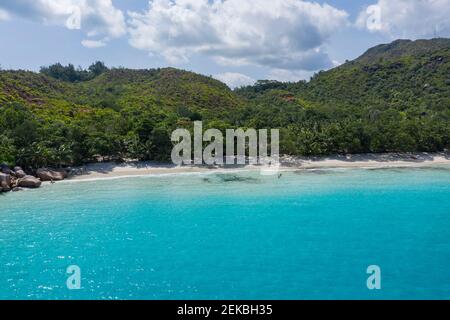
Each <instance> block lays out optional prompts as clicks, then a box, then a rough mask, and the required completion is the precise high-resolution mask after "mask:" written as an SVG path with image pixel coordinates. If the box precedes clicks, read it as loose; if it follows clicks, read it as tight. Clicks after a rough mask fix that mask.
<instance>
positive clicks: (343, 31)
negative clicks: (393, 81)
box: [0, 0, 450, 88]
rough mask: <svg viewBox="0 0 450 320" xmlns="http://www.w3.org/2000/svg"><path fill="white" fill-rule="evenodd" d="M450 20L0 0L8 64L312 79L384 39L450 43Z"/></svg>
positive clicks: (144, 0)
mask: <svg viewBox="0 0 450 320" xmlns="http://www.w3.org/2000/svg"><path fill="white" fill-rule="evenodd" d="M448 17H450V0H396V1H392V0H351V1H349V0H328V1H312V0H310V1H303V0H152V1H148V0H0V39H1V41H0V66H1V68H2V69H27V70H39V68H40V67H41V66H45V65H50V64H53V63H56V62H60V63H62V64H68V63H72V64H74V65H76V66H81V67H87V66H89V65H90V64H91V63H92V62H94V61H104V62H105V63H106V64H107V65H108V66H110V67H119V66H121V67H127V68H146V69H147V68H156V67H168V66H171V67H176V68H181V69H185V70H190V71H194V72H197V73H201V74H204V75H211V76H213V77H215V78H217V79H219V80H221V81H223V82H225V83H227V84H228V85H229V86H230V87H233V88H234V87H238V86H242V85H247V84H252V83H254V82H255V81H256V80H260V79H273V80H279V81H298V80H304V79H306V80H308V79H309V78H310V77H311V76H312V75H313V74H314V73H315V72H318V71H320V70H327V69H330V68H333V67H335V66H338V65H339V64H341V63H343V62H345V60H352V59H354V58H357V57H358V56H360V55H361V54H363V53H364V52H365V51H366V50H367V49H369V48H370V47H373V46H375V45H378V44H381V43H389V42H391V41H393V40H395V39H399V38H402V39H412V40H415V39H422V38H424V39H430V38H434V37H450V19H449V18H448Z"/></svg>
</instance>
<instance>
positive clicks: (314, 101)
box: [0, 39, 450, 168]
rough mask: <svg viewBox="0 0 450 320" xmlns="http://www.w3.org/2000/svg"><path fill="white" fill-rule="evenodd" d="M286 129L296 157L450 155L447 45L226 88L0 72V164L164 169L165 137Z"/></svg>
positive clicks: (392, 48)
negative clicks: (135, 162)
mask: <svg viewBox="0 0 450 320" xmlns="http://www.w3.org/2000/svg"><path fill="white" fill-rule="evenodd" d="M195 120H203V122H204V126H205V127H214V128H219V129H225V128H235V127H255V128H280V129H281V130H282V131H281V138H282V142H281V147H282V152H284V153H289V154H298V155H325V154H332V153H362V152H390V151H400V152H406V151H442V150H444V149H446V148H449V145H450V142H449V140H450V138H449V137H450V40H449V39H434V40H421V41H414V42H413V41H407V40H398V41H395V42H393V43H391V44H388V45H380V46H377V47H375V48H372V49H370V50H368V51H367V52H366V53H365V54H364V55H362V56H361V57H360V58H358V59H356V60H354V61H349V62H346V63H345V64H343V65H341V66H340V67H337V68H335V69H332V70H330V71H327V72H320V73H319V74H317V75H315V76H314V77H313V79H311V81H309V82H304V81H302V82H298V83H280V82H276V81H259V82H258V83H257V84H256V85H254V86H249V87H244V88H241V89H238V90H235V91H231V90H230V89H229V88H228V87H227V86H226V85H225V84H223V83H221V82H219V81H217V80H214V79H212V78H211V77H205V76H202V75H198V74H195V73H192V72H187V71H182V70H177V69H173V68H166V69H153V70H129V69H123V68H114V69H108V68H107V67H106V66H104V65H103V64H102V63H99V62H98V63H95V64H93V65H92V66H91V67H89V68H88V69H86V70H82V69H76V68H75V67H73V66H71V65H69V66H62V65H60V64H56V65H53V66H50V67H45V68H42V70H41V72H40V73H33V72H27V71H0V163H1V162H7V163H10V164H19V165H22V166H23V167H28V168H35V167H38V166H59V165H73V164H80V163H84V162H88V161H93V160H94V159H96V158H97V157H98V156H102V157H104V158H106V159H120V158H133V159H141V160H148V159H156V160H167V159H168V158H169V157H170V151H171V148H172V144H171V142H170V139H169V138H170V133H171V132H172V130H174V129H175V128H178V127H187V128H191V127H192V122H193V121H195Z"/></svg>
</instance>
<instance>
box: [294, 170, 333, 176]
mask: <svg viewBox="0 0 450 320" xmlns="http://www.w3.org/2000/svg"><path fill="white" fill-rule="evenodd" d="M337 173H338V171H335V170H319V169H305V170H296V171H294V174H298V175H328V174H333V175H336V174H337Z"/></svg>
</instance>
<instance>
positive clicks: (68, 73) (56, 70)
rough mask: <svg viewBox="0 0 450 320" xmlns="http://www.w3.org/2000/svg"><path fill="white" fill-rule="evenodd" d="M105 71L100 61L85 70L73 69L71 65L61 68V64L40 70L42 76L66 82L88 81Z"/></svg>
mask: <svg viewBox="0 0 450 320" xmlns="http://www.w3.org/2000/svg"><path fill="white" fill-rule="evenodd" d="M106 71H108V68H107V67H106V66H105V64H104V63H103V62H101V61H97V62H95V63H93V64H92V65H90V66H89V67H88V68H87V69H83V68H82V67H78V68H75V66H74V65H73V64H69V65H67V66H63V65H62V64H61V63H56V64H53V65H51V66H48V67H42V68H41V70H40V72H41V73H42V74H45V75H47V76H49V77H52V78H55V79H58V80H61V81H66V82H81V81H89V80H92V79H94V78H95V77H98V76H99V75H101V74H102V73H104V72H106Z"/></svg>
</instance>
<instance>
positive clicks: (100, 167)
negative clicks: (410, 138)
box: [70, 153, 450, 180]
mask: <svg viewBox="0 0 450 320" xmlns="http://www.w3.org/2000/svg"><path fill="white" fill-rule="evenodd" d="M280 163H281V168H280V169H281V170H299V169H300V170H301V169H304V170H312V169H327V168H329V169H332V168H420V167H434V166H442V165H444V166H446V165H448V166H450V154H449V153H439V154H429V153H416V154H361V155H347V156H345V155H343V156H332V157H323V158H321V157H311V158H308V157H292V156H283V157H281V159H280ZM260 169H261V167H260V166H250V165H248V166H213V167H208V166H182V167H177V166H175V165H173V164H162V163H157V162H137V161H132V162H125V163H121V164H117V163H113V162H105V163H95V164H89V165H86V166H83V167H78V168H75V170H74V171H75V172H77V175H74V176H72V177H71V178H70V179H72V180H87V179H102V178H115V177H127V176H143V175H158V174H176V173H202V172H205V173H206V172H219V171H233V170H260Z"/></svg>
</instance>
